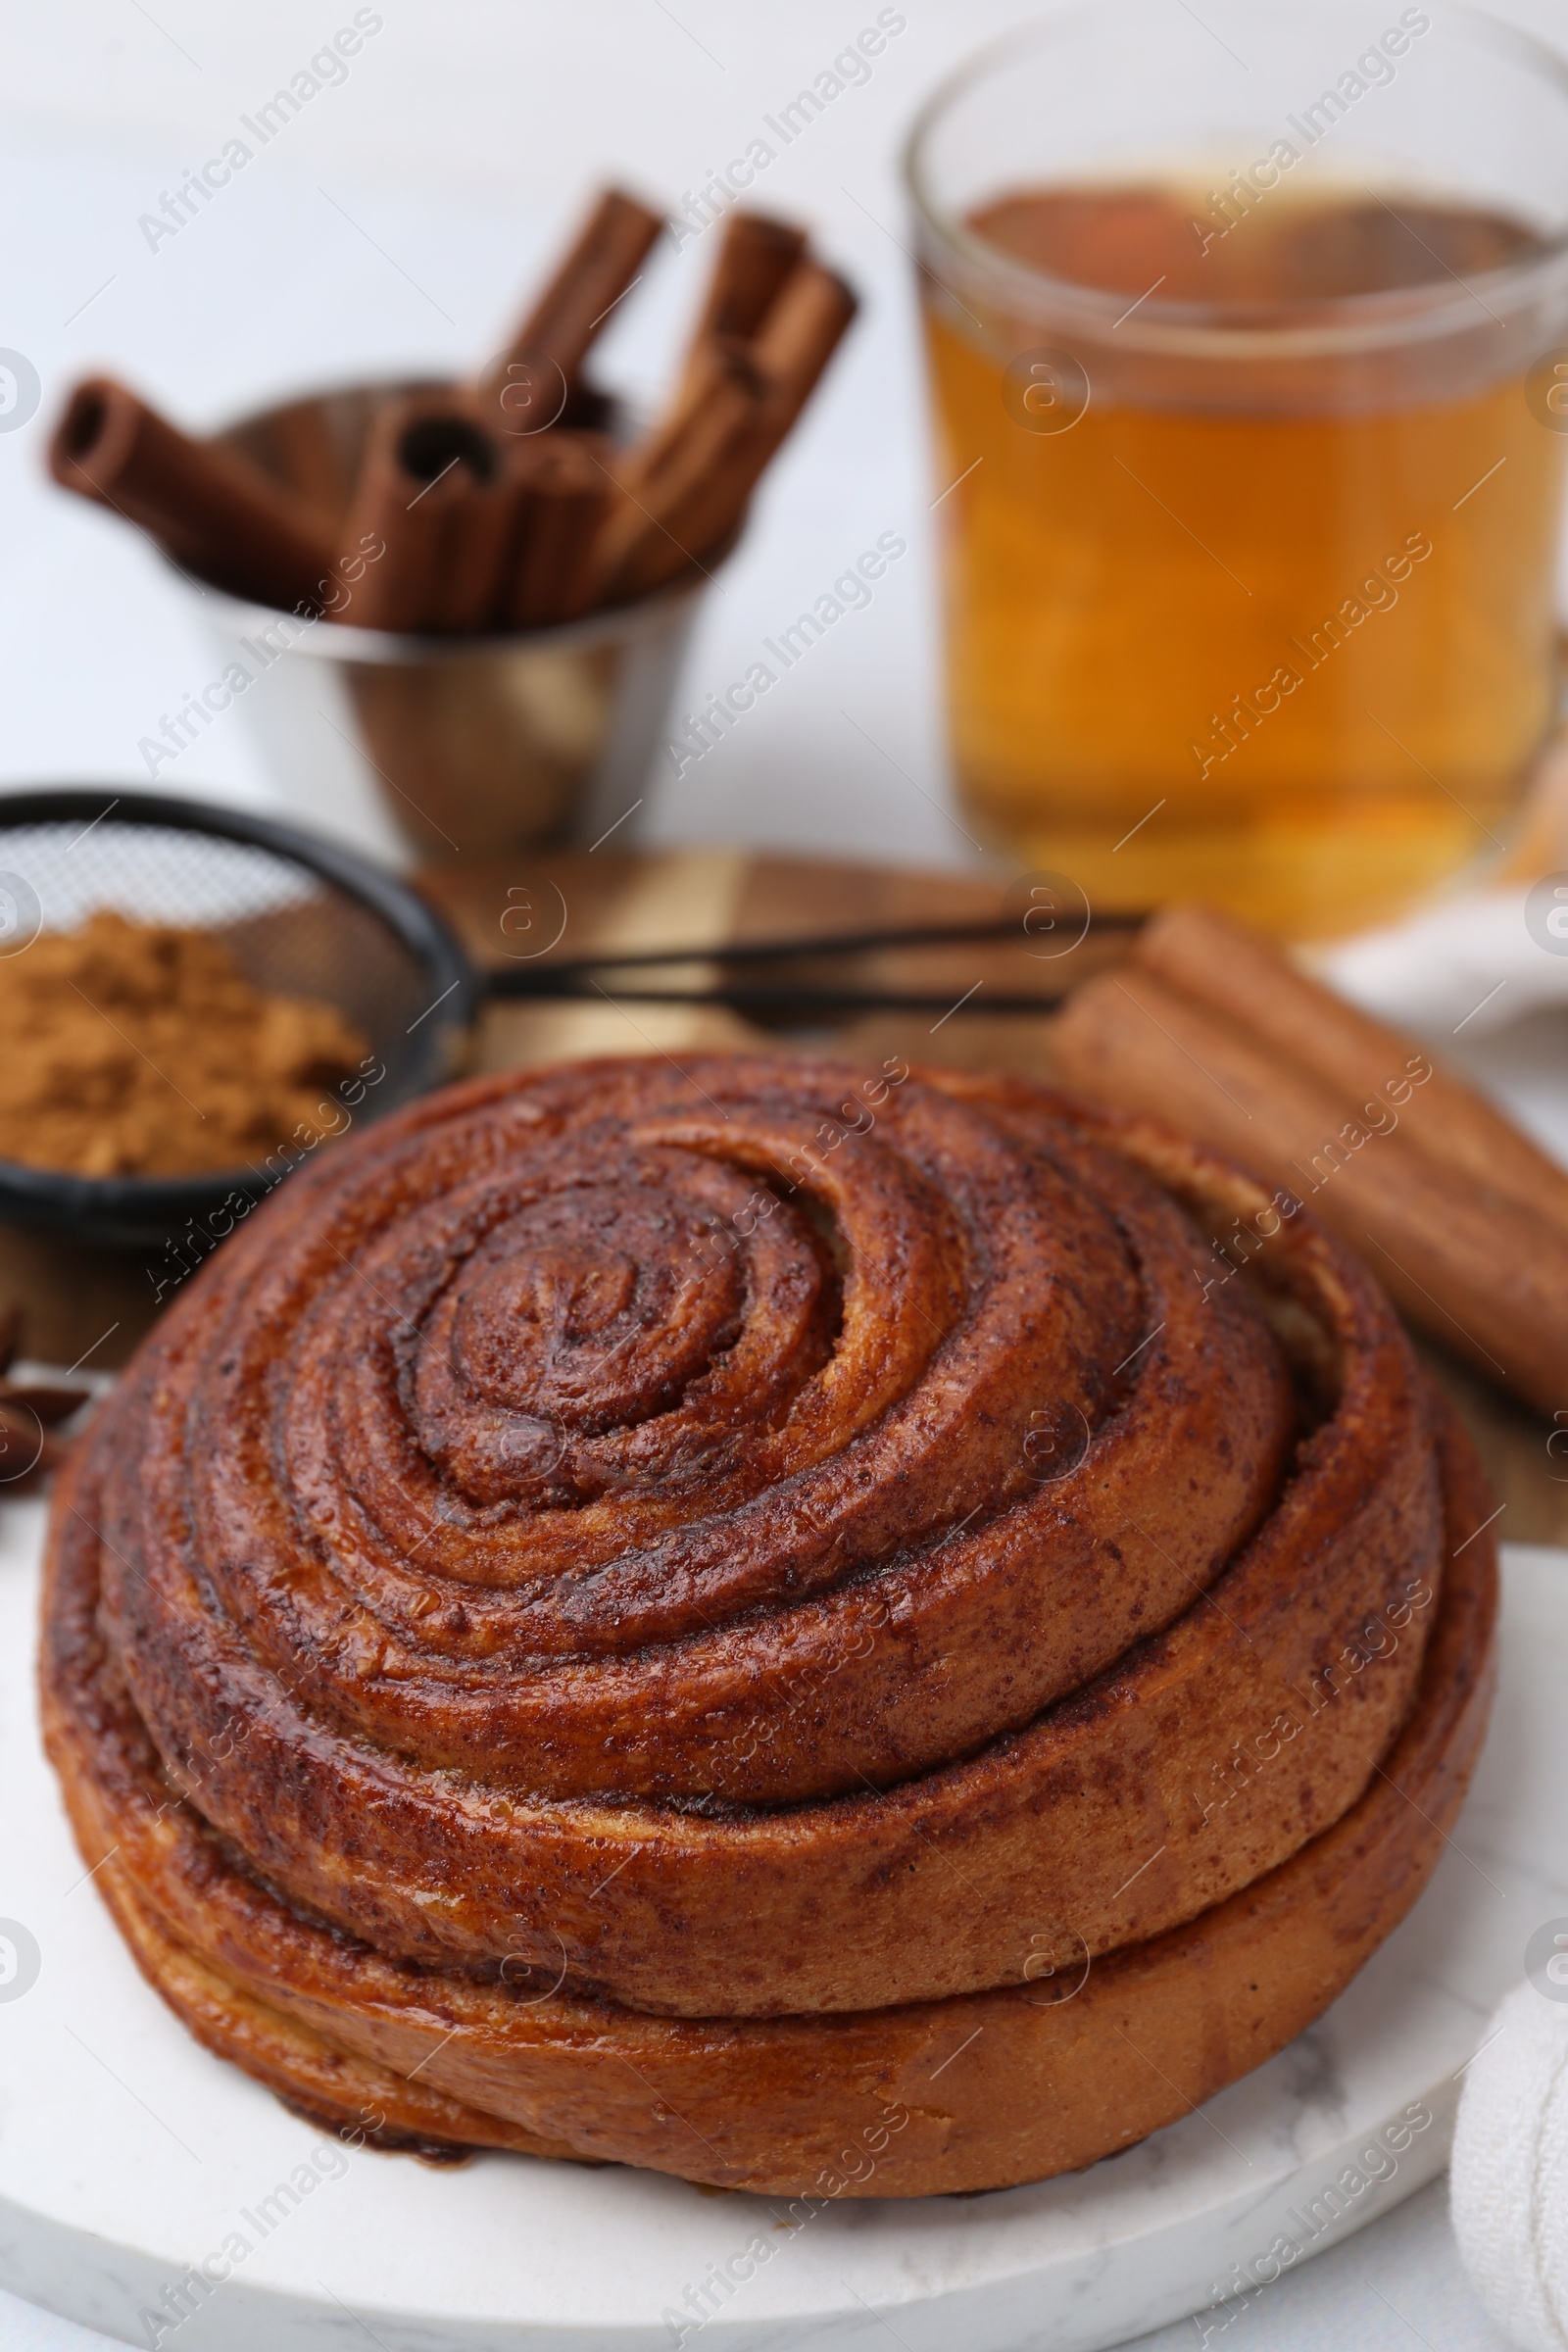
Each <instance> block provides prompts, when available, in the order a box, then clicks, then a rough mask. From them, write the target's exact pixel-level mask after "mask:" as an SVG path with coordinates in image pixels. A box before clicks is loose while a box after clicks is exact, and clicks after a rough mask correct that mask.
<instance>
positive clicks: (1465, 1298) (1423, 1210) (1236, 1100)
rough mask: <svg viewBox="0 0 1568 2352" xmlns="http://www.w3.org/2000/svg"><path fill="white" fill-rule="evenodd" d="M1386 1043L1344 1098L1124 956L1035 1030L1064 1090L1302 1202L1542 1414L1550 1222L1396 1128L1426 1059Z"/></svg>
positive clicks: (1248, 1249)
mask: <svg viewBox="0 0 1568 2352" xmlns="http://www.w3.org/2000/svg"><path fill="white" fill-rule="evenodd" d="M1156 953H1158V951H1157V950H1156ZM1304 985H1307V986H1310V985H1311V984H1310V983H1305V984H1304ZM1318 993H1323V994H1326V993H1327V992H1318ZM1248 1010H1249V1011H1250V1005H1249V1007H1248ZM1395 1043H1396V1045H1397V1048H1398V1050H1399V1051H1398V1054H1397V1059H1389V1060H1388V1063H1387V1066H1385V1067H1382V1068H1381V1069H1380V1071H1379V1078H1378V1083H1377V1085H1376V1087H1375V1088H1369V1089H1367V1090H1365V1091H1364V1092H1361V1093H1360V1094H1359V1095H1358V1094H1355V1093H1351V1092H1350V1091H1349V1090H1348V1089H1346V1088H1343V1087H1341V1086H1340V1085H1337V1084H1335V1083H1333V1082H1331V1081H1329V1080H1327V1079H1325V1078H1324V1077H1323V1076H1322V1075H1321V1074H1319V1073H1317V1072H1315V1071H1313V1070H1312V1069H1309V1068H1307V1067H1305V1066H1303V1065H1302V1064H1301V1063H1299V1062H1297V1061H1295V1060H1293V1059H1290V1058H1288V1057H1287V1056H1286V1055H1285V1054H1283V1053H1282V1051H1281V1049H1280V1047H1279V1046H1278V1044H1277V1043H1276V1042H1274V1040H1273V1039H1272V1038H1270V1037H1269V1036H1267V1035H1265V1034H1263V1033H1262V1032H1261V1031H1260V1030H1259V1029H1258V1028H1256V1027H1250V1026H1248V1025H1246V1022H1245V1015H1243V1014H1241V1013H1240V1012H1238V1014H1237V1015H1236V1017H1228V1016H1227V1015H1226V1014H1225V1013H1222V1012H1220V1011H1218V1010H1216V1009H1215V1008H1214V1007H1213V1006H1212V1005H1208V1004H1202V1003H1200V1002H1198V1001H1196V1000H1195V999H1194V998H1193V997H1190V996H1188V995H1187V994H1185V993H1184V992H1183V991H1181V990H1179V989H1177V988H1174V987H1172V986H1171V985H1169V983H1168V982H1167V981H1166V980H1165V979H1164V978H1163V977H1162V976H1160V975H1159V974H1156V973H1155V972H1154V971H1152V970H1151V969H1149V968H1148V967H1147V966H1145V965H1144V963H1143V962H1142V959H1141V957H1139V956H1135V957H1134V959H1133V960H1132V961H1131V962H1130V963H1127V964H1124V965H1122V966H1121V967H1120V968H1119V969H1118V970H1117V971H1114V972H1107V973H1105V974H1103V975H1102V976H1101V977H1100V978H1098V979H1095V980H1091V981H1089V982H1087V983H1085V985H1084V986H1083V987H1081V988H1079V989H1077V990H1076V991H1075V992H1074V994H1073V995H1072V997H1071V998H1070V999H1069V1001H1068V1003H1067V1005H1066V1007H1065V1009H1064V1011H1063V1012H1062V1013H1061V1014H1060V1015H1059V1016H1058V1018H1057V1019H1056V1021H1055V1022H1054V1024H1053V1033H1052V1058H1053V1063H1054V1070H1055V1073H1056V1075H1057V1076H1058V1078H1059V1079H1060V1081H1061V1083H1062V1084H1063V1085H1064V1086H1068V1087H1070V1088H1072V1089H1074V1090H1075V1091H1076V1092H1078V1093H1080V1094H1084V1095H1087V1096H1089V1097H1091V1098H1092V1099H1094V1100H1096V1101H1099V1102H1103V1103H1109V1104H1112V1105H1114V1106H1115V1107H1117V1108H1121V1109H1126V1110H1135V1111H1143V1112H1147V1113H1149V1114H1150V1115H1152V1116H1153V1117H1156V1118H1160V1119H1163V1120H1165V1121H1166V1122H1167V1123H1169V1124H1170V1125H1172V1126H1175V1127H1179V1128H1182V1129H1184V1130H1185V1131H1186V1132H1187V1133H1188V1134H1191V1135H1196V1136H1198V1137H1199V1138H1200V1139H1201V1141H1203V1142H1205V1143H1208V1144H1210V1145H1212V1146H1213V1147H1214V1148H1215V1149H1216V1150H1219V1151H1221V1152H1227V1153H1228V1154H1229V1155H1230V1156H1232V1157H1233V1158H1235V1159H1238V1160H1240V1161H1241V1162H1242V1163H1243V1164H1244V1165H1247V1166H1250V1167H1251V1168H1253V1169H1255V1170H1256V1171H1257V1172H1258V1173H1259V1174H1260V1175H1262V1176H1264V1177H1266V1178H1267V1179H1268V1181H1269V1182H1270V1183H1272V1184H1273V1185H1275V1186H1276V1187H1277V1188H1278V1201H1279V1206H1280V1211H1281V1214H1282V1215H1285V1214H1290V1213H1294V1211H1293V1210H1292V1208H1291V1205H1290V1204H1291V1203H1293V1202H1294V1203H1299V1202H1305V1203H1306V1204H1307V1205H1309V1206H1310V1207H1311V1208H1312V1210H1313V1211H1314V1212H1315V1214H1317V1215H1318V1216H1320V1217H1321V1218H1322V1220H1323V1222H1324V1223H1325V1224H1326V1225H1328V1226H1330V1227H1331V1228H1332V1229H1333V1230H1334V1231H1335V1232H1337V1233H1338V1234H1339V1235H1340V1236H1341V1238H1342V1239H1343V1240H1345V1241H1347V1242H1348V1243H1349V1244H1350V1246H1351V1247H1352V1248H1353V1249H1354V1250H1357V1251H1358V1252H1359V1254H1360V1255H1361V1256H1362V1257H1363V1258H1364V1259H1365V1260H1366V1262H1367V1264H1368V1265H1369V1266H1370V1267H1371V1269H1372V1271H1373V1272H1374V1274H1376V1275H1377V1277H1378V1278H1379V1280H1380V1281H1381V1282H1382V1283H1383V1284H1384V1286H1385V1288H1386V1289H1387V1290H1388V1291H1389V1292H1390V1294H1391V1296H1392V1297H1393V1298H1394V1299H1396V1301H1397V1303H1398V1305H1399V1306H1400V1307H1401V1308H1402V1309H1403V1310H1404V1312H1405V1313H1406V1314H1407V1315H1408V1316H1409V1318H1410V1320H1411V1321H1412V1322H1413V1323H1417V1324H1419V1325H1420V1326H1421V1327H1422V1328H1423V1329H1424V1330H1426V1331H1428V1332H1430V1333H1431V1334H1432V1336H1433V1337H1434V1338H1435V1339H1436V1340H1438V1341H1439V1342H1440V1343H1441V1344H1442V1345H1443V1346H1445V1347H1446V1348H1448V1349H1449V1350H1450V1351H1452V1352H1453V1353H1456V1354H1458V1355H1461V1356H1464V1357H1466V1358H1467V1359H1468V1360H1469V1361H1470V1362H1472V1363H1474V1364H1475V1365H1476V1366H1477V1367H1478V1368H1479V1369H1480V1370H1481V1371H1482V1372H1483V1373H1484V1374H1485V1375H1486V1376H1487V1377H1488V1378H1489V1379H1492V1380H1494V1381H1496V1382H1498V1383H1500V1384H1501V1385H1502V1386H1504V1387H1506V1388H1508V1389H1510V1390H1512V1391H1513V1392H1514V1393H1515V1394H1516V1395H1518V1396H1520V1397H1524V1398H1525V1400H1526V1401H1527V1402H1529V1403H1532V1404H1534V1405H1536V1406H1537V1407H1539V1408H1540V1409H1541V1410H1542V1411H1544V1412H1546V1413H1551V1412H1554V1411H1556V1410H1558V1409H1559V1408H1560V1407H1562V1406H1564V1405H1568V1350H1565V1347H1564V1340H1563V1334H1564V1331H1565V1330H1568V1224H1564V1223H1562V1222H1561V1221H1559V1220H1558V1219H1556V1218H1555V1217H1552V1216H1549V1215H1546V1214H1544V1213H1542V1212H1541V1211H1539V1210H1538V1209H1537V1208H1535V1207H1532V1206H1530V1205H1527V1204H1526V1203H1525V1202H1524V1201H1520V1200H1519V1199H1517V1198H1516V1197H1514V1196H1512V1195H1509V1194H1505V1193H1502V1192H1500V1191H1498V1190H1497V1189H1496V1188H1495V1187H1492V1186H1489V1185H1486V1184H1484V1183H1483V1182H1482V1181H1481V1180H1480V1179H1478V1178H1477V1177H1476V1176H1474V1175H1473V1174H1472V1173H1470V1171H1469V1170H1468V1169H1465V1168H1461V1167H1459V1166H1458V1165H1457V1164H1456V1163H1454V1162H1451V1161H1447V1162H1446V1161H1444V1160H1442V1159H1440V1158H1438V1157H1436V1156H1433V1155H1431V1154H1429V1152H1427V1151H1426V1150H1425V1149H1424V1148H1423V1146H1422V1145H1421V1144H1419V1143H1418V1142H1417V1141H1416V1140H1415V1137H1414V1136H1413V1134H1412V1133H1411V1132H1410V1131H1409V1129H1408V1127H1407V1126H1406V1125H1405V1123H1404V1122H1405V1120H1406V1116H1407V1113H1408V1110H1409V1106H1410V1104H1411V1103H1412V1102H1414V1101H1415V1100H1416V1099H1417V1097H1419V1096H1420V1095H1421V1094H1422V1093H1423V1091H1424V1089H1425V1088H1426V1087H1427V1086H1430V1085H1431V1084H1433V1083H1434V1082H1435V1073H1434V1071H1433V1065H1432V1063H1431V1061H1430V1059H1429V1058H1428V1056H1426V1055H1425V1054H1423V1053H1422V1052H1421V1050H1420V1049H1419V1048H1418V1047H1414V1046H1411V1045H1410V1044H1409V1043H1408V1041H1405V1040H1402V1039H1397V1040H1396V1041H1395ZM1423 1072H1426V1073H1428V1074H1427V1075H1425V1076H1423V1074H1422V1073H1423ZM1448 1083H1449V1084H1456V1083H1457V1082H1456V1081H1449V1082H1448ZM1233 1240H1234V1247H1233V1250H1231V1251H1230V1252H1228V1258H1227V1262H1229V1260H1230V1259H1231V1258H1234V1261H1235V1262H1238V1263H1239V1262H1241V1261H1242V1260H1243V1259H1245V1257H1247V1256H1248V1255H1250V1254H1254V1253H1255V1252H1256V1250H1258V1249H1259V1248H1262V1249H1265V1250H1266V1247H1267V1239H1266V1236H1262V1235H1257V1234H1247V1233H1239V1234H1238V1235H1237V1236H1235V1237H1233ZM1211 1270H1212V1269H1211ZM1221 1270H1222V1271H1223V1267H1221Z"/></svg>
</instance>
